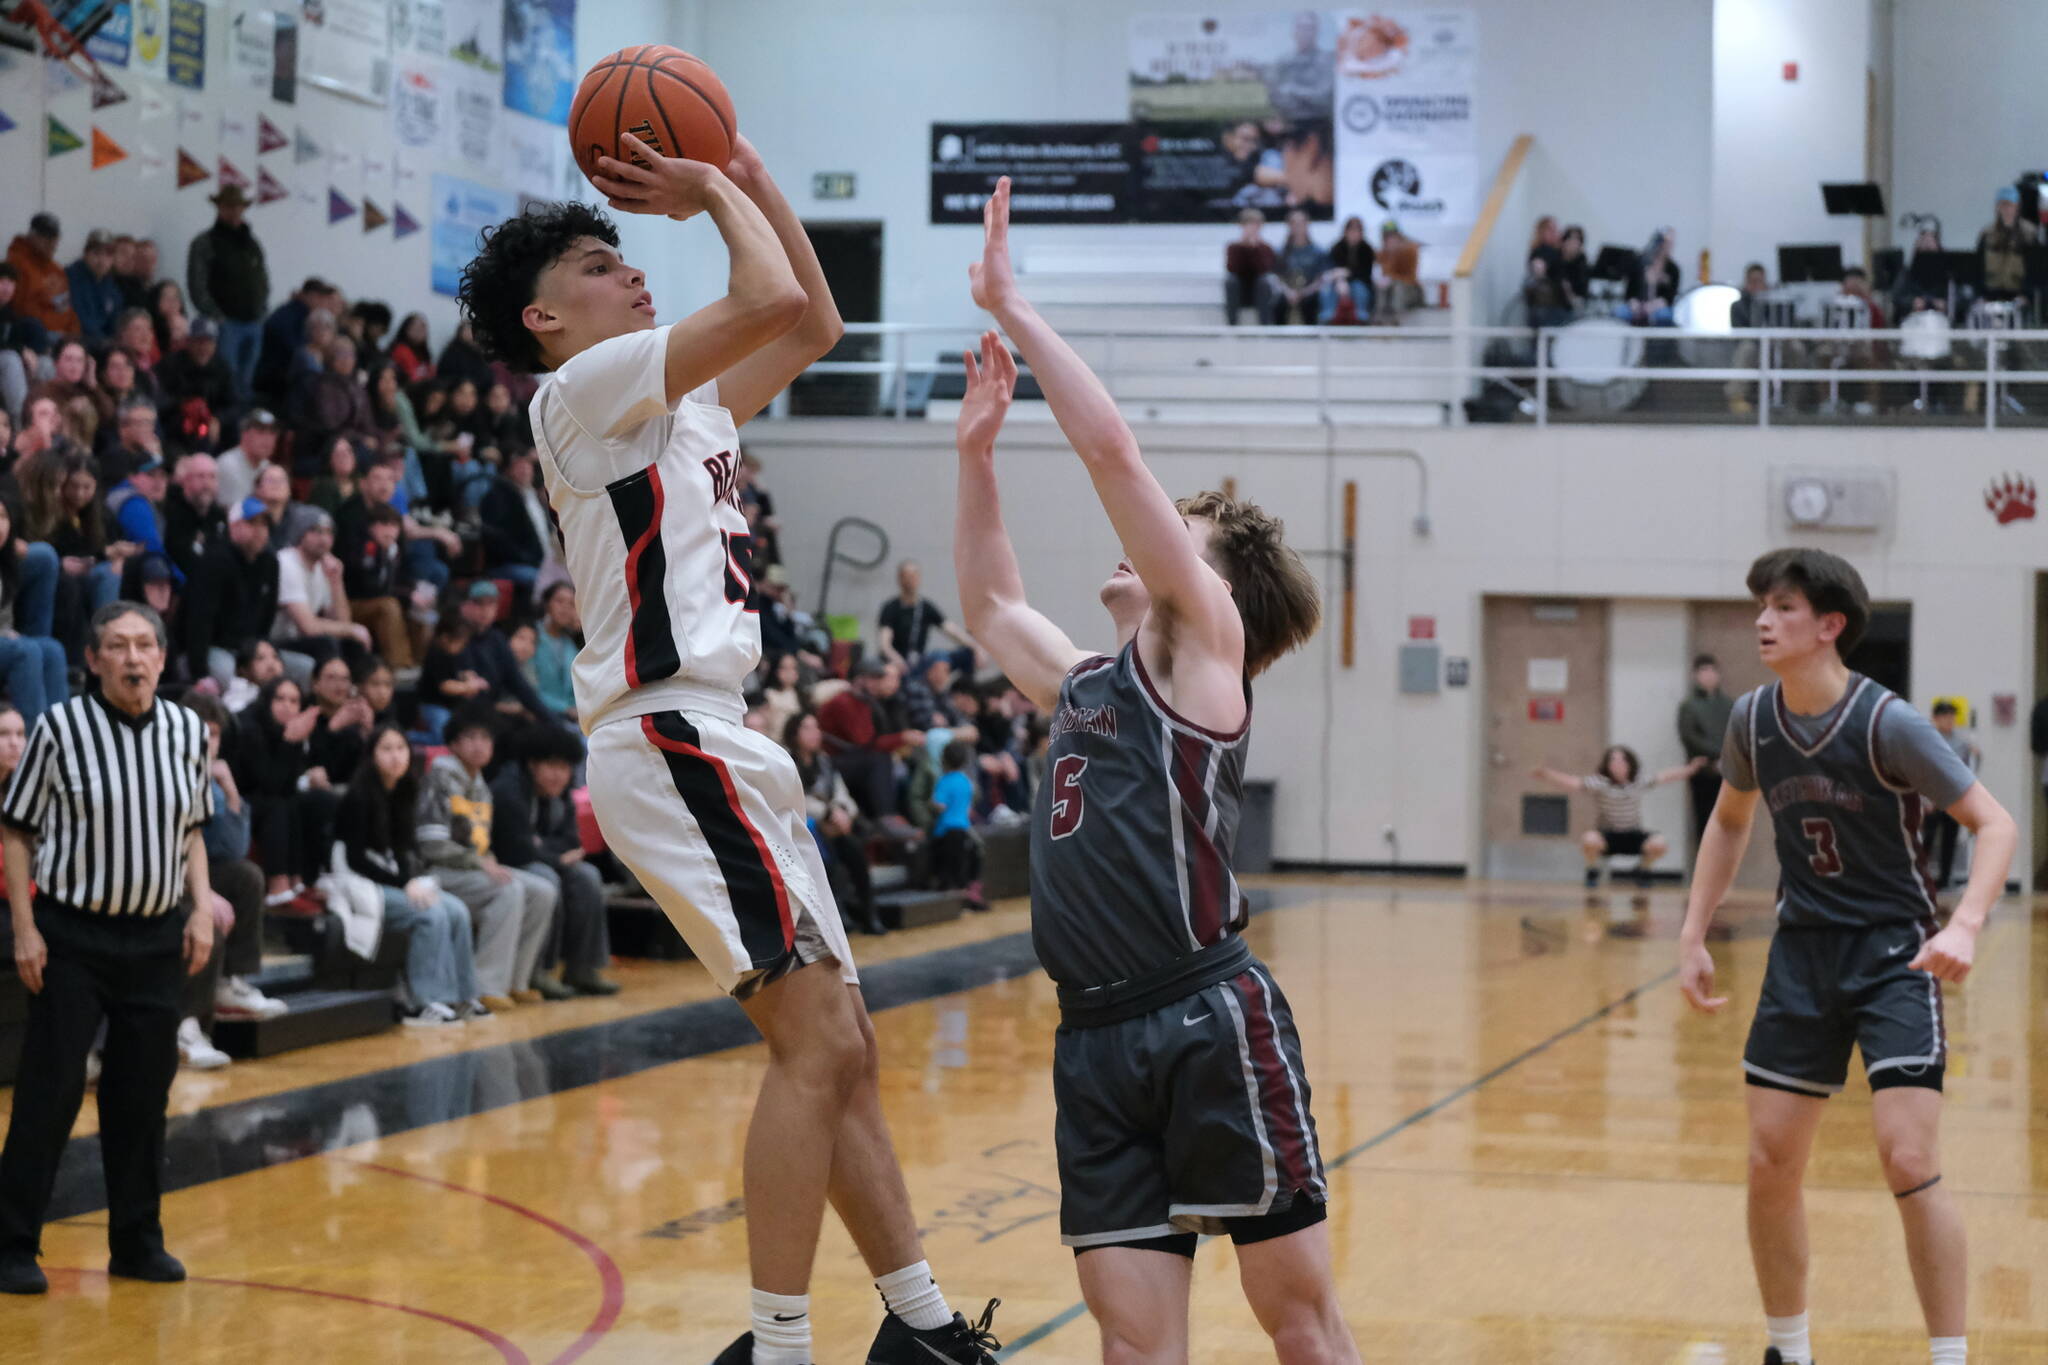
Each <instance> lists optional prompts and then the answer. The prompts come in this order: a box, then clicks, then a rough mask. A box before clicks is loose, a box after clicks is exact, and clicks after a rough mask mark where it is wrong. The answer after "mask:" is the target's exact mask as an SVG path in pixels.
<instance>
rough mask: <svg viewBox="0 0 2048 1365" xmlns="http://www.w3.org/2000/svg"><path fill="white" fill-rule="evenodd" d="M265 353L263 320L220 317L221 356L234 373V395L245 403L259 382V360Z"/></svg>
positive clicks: (222, 361) (222, 360)
mask: <svg viewBox="0 0 2048 1365" xmlns="http://www.w3.org/2000/svg"><path fill="white" fill-rule="evenodd" d="M262 354H263V323H262V321H261V320H260V319H259V320H258V321H255V322H229V321H228V320H227V319H225V318H223V319H221V324H220V358H221V363H223V364H224V365H226V366H227V367H228V370H229V372H230V373H232V374H233V375H234V376H235V397H236V398H238V399H240V400H241V401H242V402H244V403H246V402H248V401H249V395H250V393H251V392H253V391H254V389H255V385H256V360H257V357H259V356H261V355H262Z"/></svg>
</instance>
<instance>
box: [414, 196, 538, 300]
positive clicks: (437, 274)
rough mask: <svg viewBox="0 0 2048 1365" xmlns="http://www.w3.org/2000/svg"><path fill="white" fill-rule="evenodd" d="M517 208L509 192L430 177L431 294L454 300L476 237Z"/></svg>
mask: <svg viewBox="0 0 2048 1365" xmlns="http://www.w3.org/2000/svg"><path fill="white" fill-rule="evenodd" d="M517 208H518V201H517V198H516V197H515V196H514V195H513V193H512V191H510V190H501V189H499V188H498V187H497V186H495V185H479V184H477V183H476V182H475V181H473V180H464V179H462V178H461V177H459V176H453V175H436V176H435V177H434V215H433V223H434V225H433V228H432V232H431V237H432V241H433V283H434V292H435V293H437V294H446V295H448V296H449V297H450V298H453V297H454V296H455V293H456V290H457V288H458V286H459V285H460V284H461V281H462V267H463V266H465V265H468V264H469V262H470V259H471V258H472V257H474V256H475V255H476V239H477V234H478V233H480V232H482V231H483V230H484V229H485V228H487V227H491V226H493V225H495V224H497V223H501V222H503V221H504V220H505V219H507V218H510V217H511V216H512V215H513V213H514V212H515V211H516V210H517Z"/></svg>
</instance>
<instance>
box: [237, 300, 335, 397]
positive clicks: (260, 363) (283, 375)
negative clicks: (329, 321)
mask: <svg viewBox="0 0 2048 1365" xmlns="http://www.w3.org/2000/svg"><path fill="white" fill-rule="evenodd" d="M315 309H325V310H326V311H327V313H328V316H329V317H330V318H331V317H332V316H333V315H334V314H335V313H336V312H338V311H340V309H341V291H340V290H338V289H336V288H335V287H334V286H333V285H331V284H329V283H328V282H327V281H325V280H323V279H321V278H320V277H319V276H318V275H312V276H308V277H307V279H306V282H305V283H304V284H302V285H300V286H299V287H298V290H297V292H295V293H294V294H293V295H292V296H291V297H290V298H288V299H286V300H285V301H284V302H283V303H280V304H279V305H278V306H277V307H276V308H273V309H272V310H271V312H270V316H269V317H267V318H265V319H264V320H263V353H262V355H261V356H260V357H259V358H258V359H257V361H256V391H257V392H258V393H260V394H262V395H263V396H264V398H265V399H267V400H268V405H269V406H272V407H276V406H278V405H280V404H282V403H283V401H284V399H285V398H286V397H287V396H288V395H289V394H290V391H291V381H292V358H293V357H294V356H295V355H296V354H297V353H298V349H299V346H300V345H301V344H302V343H303V342H304V341H305V339H306V320H307V319H308V318H310V317H311V316H312V315H313V312H314V310H315Z"/></svg>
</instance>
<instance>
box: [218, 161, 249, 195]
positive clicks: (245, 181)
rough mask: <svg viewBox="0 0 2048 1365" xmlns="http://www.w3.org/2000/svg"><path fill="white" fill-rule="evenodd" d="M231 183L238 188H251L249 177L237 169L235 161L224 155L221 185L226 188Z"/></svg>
mask: <svg viewBox="0 0 2048 1365" xmlns="http://www.w3.org/2000/svg"><path fill="white" fill-rule="evenodd" d="M230 185H233V186H235V187H236V188H237V189H244V190H246V189H248V188H249V177H248V176H246V175H243V174H242V173H241V172H240V171H238V170H236V169H235V163H234V162H232V161H230V160H228V159H227V158H226V157H222V158H221V159H220V187H221V188H222V189H226V188H227V187H228V186H230Z"/></svg>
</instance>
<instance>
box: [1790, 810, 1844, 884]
mask: <svg viewBox="0 0 2048 1365" xmlns="http://www.w3.org/2000/svg"><path fill="white" fill-rule="evenodd" d="M1799 832H1800V833H1801V834H1804V835H1805V836H1806V837H1807V839H1808V840H1810V841H1811V842H1812V844H1813V856H1812V857H1810V858H1808V859H1807V860H1806V862H1807V866H1809V867H1811V868H1812V869H1813V871H1814V874H1815V875H1816V876H1821V877H1839V876H1841V875H1842V850H1841V846H1840V844H1839V842H1838V841H1837V840H1836V838H1835V822H1834V821H1832V820H1825V819H1822V818H1820V817H1819V816H1813V817H1809V818H1808V819H1805V820H1801V821H1800V822H1799Z"/></svg>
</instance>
